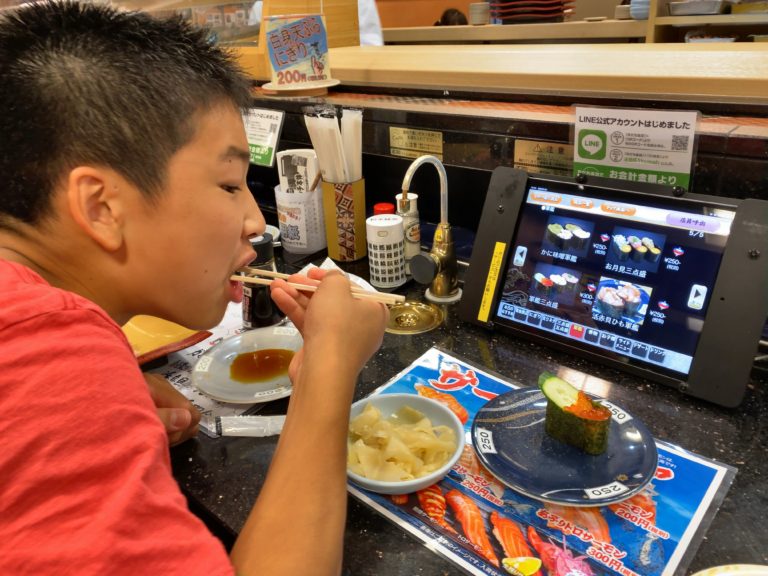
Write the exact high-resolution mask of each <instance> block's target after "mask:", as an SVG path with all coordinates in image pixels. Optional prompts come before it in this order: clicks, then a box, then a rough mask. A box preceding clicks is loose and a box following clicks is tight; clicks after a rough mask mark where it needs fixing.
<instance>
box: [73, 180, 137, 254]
mask: <svg viewBox="0 0 768 576" xmlns="http://www.w3.org/2000/svg"><path fill="white" fill-rule="evenodd" d="M121 183H122V182H121V181H120V180H119V179H118V178H116V177H115V174H114V173H113V172H111V171H109V170H104V169H100V168H94V167H91V166H78V167H77V168H74V169H73V170H72V171H71V172H70V173H69V177H68V179H67V203H68V206H69V211H70V214H71V215H72V219H73V220H74V221H75V222H76V223H77V225H78V226H79V227H80V228H81V229H82V230H83V232H85V233H86V234H87V235H88V236H90V237H91V238H92V239H93V240H94V241H95V242H96V243H98V244H99V245H100V246H101V247H102V248H104V249H105V250H108V251H110V252H112V251H116V250H118V249H119V248H120V247H121V246H122V243H123V217H124V209H125V205H124V198H123V197H122V194H121V186H120V184H121Z"/></svg>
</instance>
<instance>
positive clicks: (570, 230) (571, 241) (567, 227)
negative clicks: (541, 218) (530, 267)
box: [542, 216, 595, 257]
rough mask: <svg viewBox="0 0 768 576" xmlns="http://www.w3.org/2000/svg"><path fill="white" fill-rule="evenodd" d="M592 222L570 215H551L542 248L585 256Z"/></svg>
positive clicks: (590, 235) (592, 227)
mask: <svg viewBox="0 0 768 576" xmlns="http://www.w3.org/2000/svg"><path fill="white" fill-rule="evenodd" d="M594 226H595V225H594V223H592V222H588V221H587V220H580V219H579V218H572V217H570V216H552V217H551V218H550V219H549V222H547V227H546V228H545V230H546V231H545V232H544V241H543V242H542V250H550V251H555V252H563V253H567V254H571V255H573V256H576V257H578V256H586V255H587V252H588V250H589V245H590V240H591V238H592V230H593V229H594Z"/></svg>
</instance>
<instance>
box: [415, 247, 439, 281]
mask: <svg viewBox="0 0 768 576" xmlns="http://www.w3.org/2000/svg"><path fill="white" fill-rule="evenodd" d="M439 270H440V262H439V261H438V259H437V258H436V257H435V256H433V255H432V254H430V253H427V252H420V253H419V254H416V255H414V257H413V258H411V276H413V279H414V280H416V282H418V283H419V284H430V283H431V282H432V280H434V279H435V276H437V273H438V272H439Z"/></svg>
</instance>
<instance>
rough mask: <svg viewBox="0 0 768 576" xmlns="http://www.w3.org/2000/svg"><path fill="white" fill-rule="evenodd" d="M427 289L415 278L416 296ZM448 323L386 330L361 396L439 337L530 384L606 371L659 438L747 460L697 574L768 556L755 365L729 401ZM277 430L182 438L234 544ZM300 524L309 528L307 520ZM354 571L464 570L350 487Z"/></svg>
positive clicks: (193, 494) (765, 421)
mask: <svg viewBox="0 0 768 576" xmlns="http://www.w3.org/2000/svg"><path fill="white" fill-rule="evenodd" d="M422 292H423V288H421V287H418V286H413V285H412V286H410V287H409V289H408V293H409V298H417V299H421V294H422ZM446 312H447V318H446V320H445V322H444V323H443V325H441V326H440V327H439V328H437V329H435V330H433V331H431V332H427V333H424V334H417V335H395V334H386V335H385V338H384V344H383V346H382V347H381V349H380V350H379V352H378V353H377V354H376V355H375V356H374V357H373V358H372V359H371V361H370V362H369V363H368V365H367V366H366V367H365V369H364V370H363V372H362V374H361V375H360V379H359V383H358V387H357V391H356V393H355V399H356V400H357V399H360V398H362V397H364V396H366V395H368V394H369V393H370V392H372V391H373V390H374V389H376V388H377V387H378V386H380V385H382V384H384V383H385V382H387V381H388V380H389V379H390V378H391V377H392V376H394V375H395V374H397V373H398V372H400V371H401V370H402V369H404V368H405V367H407V366H408V365H409V364H410V363H411V362H413V361H414V360H415V359H417V358H418V357H419V356H421V355H422V354H423V353H424V352H425V351H427V350H428V349H429V348H430V347H433V346H437V347H440V348H442V349H444V350H446V351H448V352H449V353H452V354H453V355H455V356H458V357H460V358H462V359H464V360H466V361H468V362H469V363H471V364H473V365H475V366H478V367H482V368H483V369H485V370H486V371H493V372H496V373H498V374H500V375H502V376H503V377H504V378H505V379H508V380H511V381H514V382H518V383H520V384H522V385H526V386H530V385H534V384H535V383H536V380H537V376H538V374H539V373H540V372H541V371H543V370H551V371H556V369H557V368H558V367H560V366H564V367H567V368H570V369H572V370H577V371H580V372H583V373H586V374H589V375H590V376H593V377H596V378H600V379H603V380H605V381H607V386H606V387H607V389H608V393H607V394H606V397H607V398H608V399H610V400H612V401H615V402H616V403H617V404H619V405H621V406H624V407H626V408H628V409H630V410H631V411H632V413H633V414H634V415H635V416H637V417H639V418H640V419H641V420H642V421H643V422H644V423H645V424H646V425H647V426H648V428H649V429H650V430H651V432H652V433H653V434H654V436H655V437H656V438H657V439H659V440H664V441H667V442H670V443H672V444H676V445H679V446H681V447H682V448H685V449H687V450H690V451H692V452H695V453H697V454H700V455H702V456H705V457H708V458H713V459H715V460H718V461H720V462H723V463H726V464H729V465H731V466H734V467H736V468H738V473H737V475H736V478H735V481H734V483H733V485H732V486H731V488H730V490H729V491H728V493H727V495H726V497H725V500H724V501H723V503H722V506H721V508H720V510H719V511H718V512H717V514H716V515H715V517H714V520H713V521H712V524H711V525H710V527H709V529H708V531H707V533H706V535H705V537H704V539H703V541H702V542H701V544H700V547H699V549H698V551H697V552H696V554H695V557H694V558H693V560H692V561H691V563H690V565H689V567H688V569H687V570H686V572H685V573H686V574H691V573H693V572H696V571H698V570H701V569H704V568H706V567H710V566H718V565H723V564H735V563H742V564H768V523H766V522H765V518H764V516H765V514H766V511H768V457H766V454H768V451H767V450H768V378H766V376H765V374H764V373H763V374H762V375H754V376H753V380H752V381H751V382H750V384H749V387H748V390H747V393H746V396H745V400H744V402H743V403H742V404H741V405H740V406H739V407H738V408H736V409H726V408H721V407H719V406H716V405H713V404H709V403H706V402H703V401H699V400H696V399H694V398H691V397H687V396H684V395H682V394H681V393H679V392H678V391H677V390H674V389H672V388H669V387H666V386H663V385H660V384H655V383H652V382H648V381H646V380H642V379H640V378H638V377H636V376H632V375H629V374H626V373H623V372H620V371H618V370H614V369H611V368H607V367H604V366H601V365H598V364H595V363H593V362H589V361H586V360H582V359H579V358H576V357H574V356H572V355H569V354H565V353H561V352H558V351H554V350H551V349H548V348H545V347H543V346H541V345H539V344H534V343H531V342H528V341H524V340H520V339H516V338H512V337H509V336H506V335H502V334H498V333H493V332H489V331H487V330H484V329H482V328H479V327H476V326H472V325H469V324H466V323H463V322H461V321H459V320H458V318H457V314H456V306H455V305H451V306H447V307H446ZM287 402H288V399H283V400H278V401H275V402H271V403H269V404H267V405H266V406H265V407H264V408H263V410H262V412H261V413H262V414H272V413H274V414H279V413H285V410H286V407H287ZM276 441H277V440H276V437H273V438H218V439H212V438H208V437H206V436H204V435H202V434H201V435H200V436H199V437H198V438H197V439H195V440H191V441H189V442H187V443H185V444H182V445H180V446H177V447H175V448H173V450H172V452H171V456H172V462H173V469H174V474H175V476H176V478H177V480H178V482H179V484H180V485H181V487H182V490H183V491H184V492H185V494H186V495H187V497H188V499H189V502H190V507H191V508H192V509H193V510H194V511H195V512H196V513H198V514H199V515H200V516H201V517H202V518H203V519H204V520H205V521H206V522H207V523H208V525H209V526H210V527H211V528H212V530H214V532H215V533H217V534H218V535H219V536H220V537H221V538H222V539H223V540H224V541H225V543H227V544H230V543H231V542H232V541H233V539H234V537H235V535H236V534H237V532H238V530H239V529H240V528H241V527H242V525H243V524H244V522H245V519H246V517H247V515H248V513H249V511H250V509H251V506H252V504H253V502H254V500H255V499H256V497H257V495H258V492H259V489H260V487H261V485H262V483H263V480H264V477H265V474H266V471H267V467H268V465H269V461H270V459H271V457H272V453H273V451H274V448H275V445H276ZM297 529H301V528H300V527H297ZM344 570H345V574H350V575H355V576H365V575H377V576H379V575H408V576H413V575H423V576H433V575H435V576H436V575H444V574H460V573H462V571H461V569H460V568H459V567H458V566H457V565H455V564H454V563H452V562H450V561H448V560H446V559H444V558H442V557H440V556H438V555H437V554H436V553H434V552H432V551H430V550H428V549H427V548H426V547H425V546H424V545H423V544H422V543H421V542H420V541H418V540H416V539H415V538H414V537H412V536H410V535H409V534H408V533H406V532H405V531H404V530H402V529H401V528H399V527H397V526H396V525H394V524H393V523H391V522H390V521H389V520H387V519H386V518H384V517H383V516H380V515H379V514H377V513H376V512H374V511H373V510H372V509H370V508H368V507H367V506H366V505H365V504H362V503H360V502H358V501H357V500H355V499H354V498H352V497H350V501H349V512H348V521H347V529H346V537H345V560H344Z"/></svg>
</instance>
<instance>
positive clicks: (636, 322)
mask: <svg viewBox="0 0 768 576" xmlns="http://www.w3.org/2000/svg"><path fill="white" fill-rule="evenodd" d="M652 292H653V289H652V288H650V287H649V286H642V285H640V284H635V283H633V282H627V281H625V280H617V279H615V278H608V277H606V276H603V277H601V278H600V282H599V283H598V285H597V296H596V297H595V304H594V305H593V306H592V318H593V319H594V320H597V321H601V322H606V323H608V324H611V325H614V326H616V325H619V326H622V327H624V328H629V329H634V327H635V326H642V324H643V321H644V320H645V315H646V313H647V312H648V302H649V301H650V299H651V293H652Z"/></svg>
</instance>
